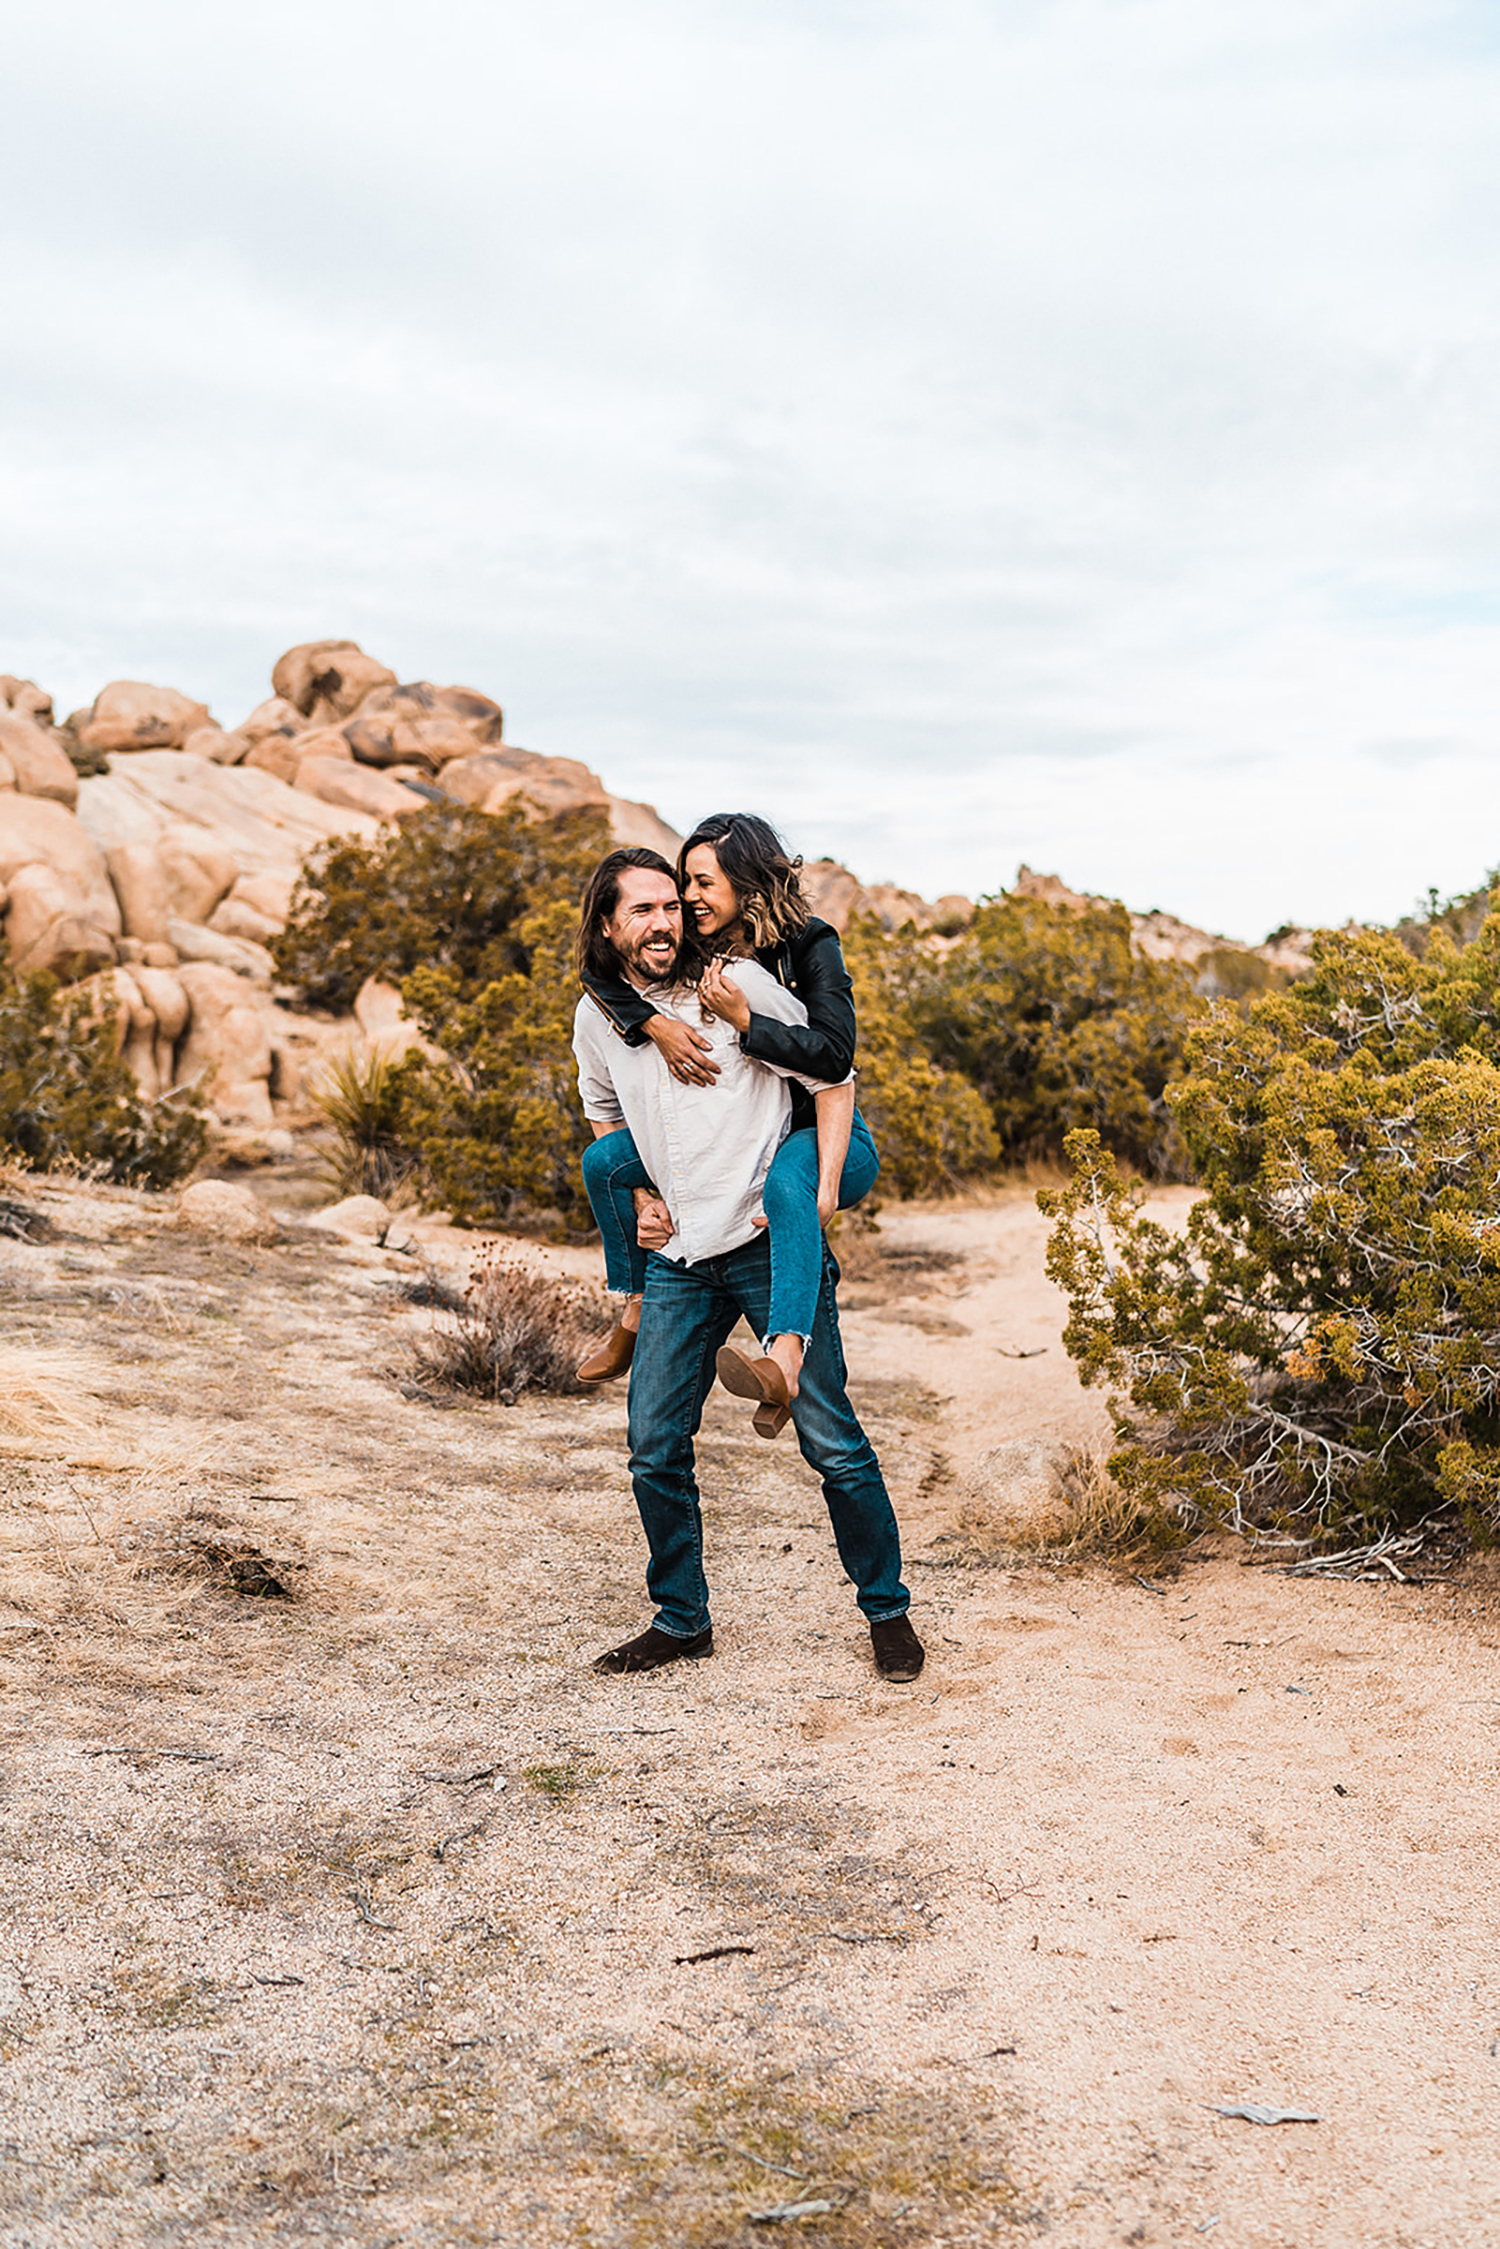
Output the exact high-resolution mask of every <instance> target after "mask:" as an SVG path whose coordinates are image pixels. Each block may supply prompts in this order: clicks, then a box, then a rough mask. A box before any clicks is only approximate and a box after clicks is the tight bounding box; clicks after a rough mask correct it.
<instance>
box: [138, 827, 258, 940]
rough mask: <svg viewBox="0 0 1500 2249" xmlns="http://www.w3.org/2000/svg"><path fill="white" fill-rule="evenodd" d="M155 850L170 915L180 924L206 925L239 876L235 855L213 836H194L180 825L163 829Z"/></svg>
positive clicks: (188, 829) (189, 830)
mask: <svg viewBox="0 0 1500 2249" xmlns="http://www.w3.org/2000/svg"><path fill="white" fill-rule="evenodd" d="M157 848H158V851H159V852H160V855H161V863H162V868H163V871H164V873H165V875H166V881H167V895H168V898H169V899H170V901H171V910H172V912H173V913H174V914H176V915H180V916H181V918H182V920H183V921H199V922H206V921H207V920H208V917H209V915H210V914H211V913H212V912H213V910H214V908H215V906H217V905H218V903H219V900H220V899H221V898H227V897H228V896H229V893H230V891H231V890H233V888H234V886H235V883H236V881H237V879H238V877H239V871H240V870H239V864H238V861H237V860H236V859H235V856H234V853H233V852H232V851H226V850H225V848H224V846H223V845H222V844H221V843H218V842H216V841H215V839H214V838H213V837H212V836H207V835H194V834H193V832H192V830H191V829H190V828H185V827H182V826H180V825H179V826H173V827H170V828H168V829H166V831H165V832H164V833H163V835H162V839H161V842H160V844H159V845H158V847H157Z"/></svg>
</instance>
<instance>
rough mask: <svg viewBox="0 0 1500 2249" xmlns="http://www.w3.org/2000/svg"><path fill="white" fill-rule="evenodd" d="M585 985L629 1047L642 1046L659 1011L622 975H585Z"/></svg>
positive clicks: (585, 988) (592, 998)
mask: <svg viewBox="0 0 1500 2249" xmlns="http://www.w3.org/2000/svg"><path fill="white" fill-rule="evenodd" d="M583 988H584V990H585V991H586V992H587V993H588V995H589V998H590V999H591V1000H593V1001H595V1002H596V1003H597V1005H598V1006H599V1007H601V1008H602V1009H603V1011H604V1013H605V1014H606V1015H607V1016H608V1018H609V1020H610V1022H611V1023H612V1024H613V1025H614V1027H615V1029H616V1030H617V1031H618V1032H619V1034H620V1036H621V1038H622V1039H623V1040H624V1041H625V1044H626V1045H627V1046H643V1045H644V1044H645V1039H646V1025H647V1024H648V1023H649V1022H650V1020H651V1018H652V1016H653V1015H655V1014H656V1013H657V1012H658V1010H657V1009H656V1008H654V1007H653V1006H652V1005H651V1002H650V1001H649V1000H648V999H646V998H645V997H644V995H643V994H642V993H640V992H638V991H637V990H636V988H635V986H634V985H633V984H627V983H626V981H625V979H624V977H623V976H610V977H596V976H585V977H584V979H583Z"/></svg>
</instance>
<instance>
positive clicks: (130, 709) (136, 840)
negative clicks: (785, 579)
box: [0, 640, 680, 1129]
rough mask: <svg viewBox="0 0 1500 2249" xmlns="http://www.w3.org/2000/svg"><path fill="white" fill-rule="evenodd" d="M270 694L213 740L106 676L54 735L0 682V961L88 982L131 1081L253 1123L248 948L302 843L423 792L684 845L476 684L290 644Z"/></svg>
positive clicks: (263, 1040) (263, 979)
mask: <svg viewBox="0 0 1500 2249" xmlns="http://www.w3.org/2000/svg"><path fill="white" fill-rule="evenodd" d="M271 685H272V688H273V690H274V692H273V693H272V695H271V696H270V697H269V698H268V699H267V700H266V701H265V702H263V703H261V704H259V705H258V706H257V707H256V709H255V710H253V711H252V712H251V713H250V714H249V716H248V717H247V718H245V719H244V720H242V721H241V723H240V724H239V725H238V726H237V727H234V728H232V729H229V730H226V729H224V728H223V727H221V726H219V725H218V724H217V723H216V722H215V720H214V719H213V717H212V715H211V714H210V712H209V710H208V707H207V705H206V704H204V703H201V702H198V701H196V700H195V699H194V698H193V697H192V696H190V695H185V694H183V693H181V692H179V691H178V690H177V689H175V688H171V687H158V686H153V685H151V684H149V683H148V682H145V681H141V680H112V681H111V682H110V684H109V685H108V686H107V687H105V688H103V689H101V690H100V692H99V694H98V695H97V696H96V697H95V699H94V701H93V703H92V704H90V705H89V707H88V708H87V709H86V710H81V711H75V712H74V713H73V714H72V715H71V717H70V718H68V719H67V720H66V721H65V722H64V724H63V725H62V726H60V727H59V726H57V725H56V724H55V723H54V717H53V705H52V699H51V697H50V696H49V695H48V694H46V693H45V691H44V690H43V689H41V688H40V687H38V686H37V685H36V683H35V681H33V680H27V679H20V678H16V677H13V676H11V675H10V674H4V675H0V929H3V932H4V936H5V941H6V949H7V951H8V953H9V957H10V961H11V964H12V965H13V966H14V967H16V968H17V969H20V970H23V971H30V970H34V969H50V970H51V971H53V972H54V973H55V974H57V975H59V976H62V977H63V978H65V979H67V980H70V981H80V980H91V984H92V989H93V992H94V997H95V1001H96V1004H97V1005H98V1006H99V1007H100V1008H101V1009H102V1010H104V1011H105V1012H106V1013H107V1014H108V1015H109V1016H110V1017H111V1018H112V1020H113V1021H114V1023H115V1026H116V1037H117V1040H118V1043H119V1047H120V1051H121V1052H122V1053H123V1054H124V1055H125V1056H126V1057H127V1059H128V1060H129V1063H130V1066H131V1068H132V1070H133V1071H134V1073H135V1075H136V1078H137V1080H138V1081H139V1083H140V1084H141V1086H142V1088H143V1089H144V1090H145V1091H146V1092H147V1093H149V1094H150V1095H152V1096H153V1097H158V1096H160V1095H162V1094H165V1093H167V1092H170V1091H172V1090H173V1089H175V1088H181V1087H184V1086H188V1085H194V1086H197V1087H199V1088H201V1089H202V1090H204V1091H205V1092H206V1094H207V1096H208V1098H209V1099H210V1100H211V1101H212V1104H213V1106H214V1108H215V1109H216V1111H217V1112H218V1114H219V1116H220V1118H221V1120H222V1121H223V1122H225V1123H226V1124H234V1125H239V1126H242V1127H248V1128H251V1129H264V1128H266V1127H268V1126H269V1125H270V1124H271V1121H272V1115H273V1112H272V1107H271V1103H272V1100H273V1098H274V1097H280V1096H282V1095H284V1094H285V1093H286V1092H287V1090H288V1088H289V1087H290V1086H291V1084H292V1083H293V1081H294V1078H295V1075H296V1065H295V1062H294V1060H293V1057H292V1053H291V1044H290V1042H289V1041H288V1039H287V1037H286V1035H285V1031H284V1024H285V1020H286V1019H285V1016H284V1013H283V1011H282V1010H280V1009H279V1008H278V1007H277V1005H276V1003H275V999H274V996H273V993H272V990H271V979H272V959H271V955H270V953H269V952H268V951H267V949H266V947H267V942H268V940H269V939H271V938H272V937H274V936H275V935H276V934H277V933H278V931H280V930H281V929H282V928H283V927H284V926H285V923H286V917H287V912H288V909H289V905H290V901H291V896H292V890H293V887H294V885H295V883H296V881H297V877H298V874H299V873H300V871H301V867H302V863H303V860H304V859H305V858H306V856H307V854H308V852H309V851H312V850H314V849H316V848H317V847H318V846H320V845H322V844H324V843H327V842H329V841H330V840H331V839H332V838H334V837H336V836H356V837H361V838H364V839H366V840H368V839H369V838H371V837H373V836H374V835H376V834H377V833H378V830H379V826H380V823H381V822H383V821H390V820H401V819H406V818H409V817H410V816H411V814H413V813H415V812H419V811H420V810H421V809H422V807H423V806H424V805H425V804H428V803H431V802H433V801H438V802H445V801H446V802H455V803H460V804H473V805H478V806H480V807H482V808H483V809H484V810H486V811H489V812H494V811H498V810H499V809H500V808H501V807H502V806H504V805H508V804H510V803H512V802H513V801H515V800H516V799H518V798H519V799H521V800H522V801H523V802H524V803H525V804H527V805H529V806H532V807H534V808H535V809H536V810H537V811H538V812H539V813H551V812H558V811H566V810H571V809H573V808H575V807H581V806H585V805H587V806H592V807H595V808H597V809H598V810H599V811H601V812H603V813H605V814H606V815H607V817H608V819H609V821H610V824H611V827H612V829H613V832H614V834H615V836H616V838H617V840H619V841H620V842H622V843H647V844H650V845H652V846H653V847H654V848H655V849H657V850H660V851H664V852H666V853H668V854H669V855H671V854H674V853H675V852H676V850H677V847H678V844H679V841H680V838H679V837H678V836H676V835H675V834H674V832H673V831H672V830H671V829H670V828H669V827H667V826H666V824H665V822H663V821H662V820H660V819H658V817H657V815H656V813H655V812H654V811H653V810H652V808H651V806H650V805H645V804H633V803H630V802H629V801H627V800H625V799H623V798H619V797H615V796H612V795H611V794H610V792H609V791H608V790H607V789H606V788H605V787H604V784H603V782H602V781H601V780H600V779H599V777H598V775H597V774H595V773H592V772H590V770H589V768H588V767H587V766H585V765H581V764H579V763H578V762H577V761H576V760H574V759H572V758H549V757H542V756H538V755H537V754H535V753H534V752H532V751H530V750H523V749H520V748H518V747H517V746H516V745H515V744H513V743H507V742H506V741H505V740H504V718H503V714H502V712H501V708H500V705H499V704H498V703H497V702H495V701H494V700H493V699H492V698H491V697H490V696H488V695H484V694H481V693H480V691H479V690H478V689H477V688H473V687H440V686H436V685H434V684H433V683H432V682H431V681H430V680H414V681H409V682H406V683H404V684H403V683H402V682H401V681H400V680H398V679H397V677H396V674H395V673H394V672H393V671H392V670H391V669H390V667H389V666H388V665H386V664H382V663H380V662H378V661H377V660H376V659H375V658H374V657H372V656H367V655H366V654H365V653H364V651H363V649H361V648H360V647H359V646H358V645H357V643H356V642H354V641H351V640H320V641H308V642H305V643H303V644H302V645H301V646H299V647H296V648H291V649H288V650H287V652H286V654H285V655H284V656H282V657H281V658H280V659H279V660H278V661H277V663H276V665H275V667H274V669H273V671H272V674H271Z"/></svg>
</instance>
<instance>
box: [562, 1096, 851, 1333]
mask: <svg viewBox="0 0 1500 2249" xmlns="http://www.w3.org/2000/svg"><path fill="white" fill-rule="evenodd" d="M850 1153H851V1154H852V1153H853V1142H852V1139H851V1143H850ZM651 1183H652V1182H651V1177H650V1174H649V1173H648V1171H647V1170H646V1167H645V1165H644V1164H643V1163H642V1162H641V1159H640V1157H639V1156H638V1155H637V1153H636V1146H635V1142H634V1140H633V1139H632V1138H631V1136H630V1134H629V1132H628V1131H625V1130H623V1129H622V1130H621V1131H619V1132H607V1133H605V1135H604V1137H603V1138H602V1139H600V1140H595V1141H593V1142H592V1143H591V1144H590V1145H589V1146H588V1147H587V1148H585V1149H584V1151H583V1184H584V1186H585V1188H586V1189H587V1190H588V1198H589V1208H590V1209H591V1210H592V1211H593V1214H594V1223H595V1225H596V1226H597V1227H598V1229H599V1235H600V1239H601V1240H602V1241H603V1243H604V1285H605V1287H606V1288H608V1289H610V1290H611V1291H612V1292H613V1293H614V1294H615V1295H617V1296H635V1297H638V1296H639V1295H640V1293H641V1291H642V1289H643V1288H644V1287H645V1285H646V1252H645V1251H644V1250H643V1249H642V1248H641V1245H640V1243H639V1242H638V1241H637V1240H636V1233H635V1197H634V1193H633V1190H634V1189H635V1188H637V1187H649V1186H650V1185H651Z"/></svg>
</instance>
